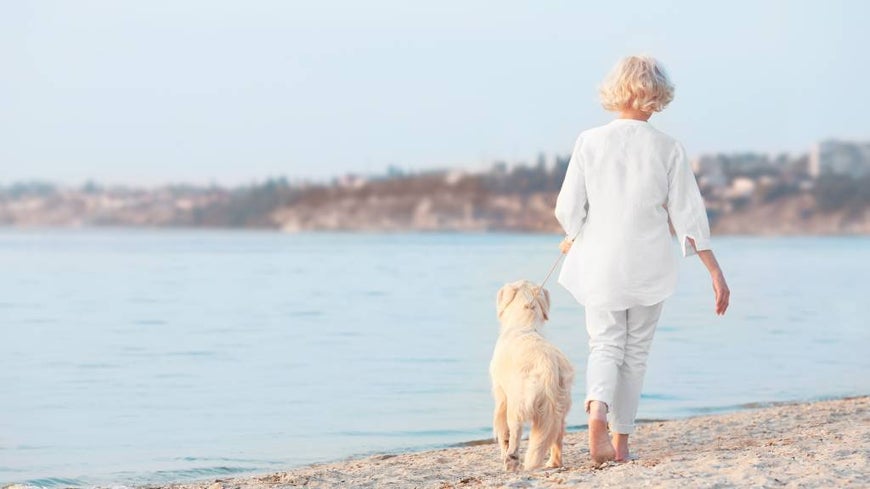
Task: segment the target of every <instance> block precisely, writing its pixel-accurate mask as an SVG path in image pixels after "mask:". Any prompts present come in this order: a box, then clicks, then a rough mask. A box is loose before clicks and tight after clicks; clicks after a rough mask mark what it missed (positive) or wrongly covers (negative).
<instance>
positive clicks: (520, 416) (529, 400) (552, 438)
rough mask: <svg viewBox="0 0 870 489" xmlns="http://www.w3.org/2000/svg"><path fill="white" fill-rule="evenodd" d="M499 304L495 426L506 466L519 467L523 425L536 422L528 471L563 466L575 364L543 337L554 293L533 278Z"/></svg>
mask: <svg viewBox="0 0 870 489" xmlns="http://www.w3.org/2000/svg"><path fill="white" fill-rule="evenodd" d="M496 308H497V312H498V319H499V322H500V324H501V325H500V329H499V337H498V341H497V342H496V345H495V350H494V351H493V354H492V361H491V362H490V365H489V373H490V378H491V380H492V395H493V397H494V398H495V411H494V413H493V430H494V431H495V438H496V440H497V441H498V445H499V447H500V448H501V455H502V460H503V462H504V467H505V470H507V471H516V470H518V468H519V445H520V438H521V436H522V431H523V424H524V423H526V422H530V423H531V426H532V431H531V434H530V435H529V444H528V448H527V450H526V456H525V460H524V463H523V468H524V469H525V470H535V469H538V468H540V467H541V466H542V465H544V456H545V455H546V453H547V450H548V449H549V451H550V458H549V460H548V461H547V463H546V467H547V468H556V467H561V466H562V437H563V436H564V434H565V419H566V417H567V415H568V410H570V409H571V384H572V383H573V382H574V368H573V367H572V366H571V362H570V361H569V360H568V358H567V357H566V356H565V354H564V353H562V352H561V351H560V350H559V349H558V348H556V347H555V346H553V344H551V343H549V342H548V341H547V340H546V339H544V337H543V336H542V335H541V333H540V331H541V328H542V327H543V326H544V322H545V321H547V320H548V319H549V312H550V293H549V292H548V291H547V289H542V288H539V287H537V286H535V284H533V283H532V282H529V281H528V280H519V281H516V282H512V283H508V284H506V285H504V286H503V287H502V288H501V289H499V291H498V296H497V297H496Z"/></svg>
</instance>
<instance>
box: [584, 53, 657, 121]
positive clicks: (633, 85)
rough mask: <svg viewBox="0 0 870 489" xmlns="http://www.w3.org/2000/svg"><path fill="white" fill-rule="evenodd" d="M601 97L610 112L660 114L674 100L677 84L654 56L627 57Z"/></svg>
mask: <svg viewBox="0 0 870 489" xmlns="http://www.w3.org/2000/svg"><path fill="white" fill-rule="evenodd" d="M598 93H599V95H600V97H601V105H602V106H603V107H604V108H605V109H607V110H609V111H620V110H625V109H635V110H640V111H643V112H660V111H661V110H663V109H664V108H665V107H667V105H668V104H669V103H670V102H671V100H673V99H674V84H673V83H672V82H671V80H670V78H668V74H667V72H666V71H665V67H664V66H662V64H661V63H660V62H659V61H658V60H656V59H655V58H653V57H652V56H627V57H625V58H622V59H621V60H619V62H618V63H616V66H614V67H613V69H612V70H611V71H610V73H609V74H608V75H607V77H606V78H605V79H604V81H603V82H602V84H601V85H600V86H599V88H598Z"/></svg>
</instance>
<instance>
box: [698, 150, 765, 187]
mask: <svg viewBox="0 0 870 489" xmlns="http://www.w3.org/2000/svg"><path fill="white" fill-rule="evenodd" d="M692 170H694V172H695V173H696V174H697V175H698V176H704V177H706V180H707V181H708V182H710V185H714V186H723V185H725V184H726V183H727V182H728V181H730V180H732V179H733V178H734V177H736V176H741V175H752V174H758V173H765V172H776V171H777V168H776V167H775V166H774V164H773V163H772V162H771V161H770V157H769V156H768V155H766V154H763V153H731V154H724V153H717V154H706V155H701V156H698V157H696V158H694V159H693V160H692Z"/></svg>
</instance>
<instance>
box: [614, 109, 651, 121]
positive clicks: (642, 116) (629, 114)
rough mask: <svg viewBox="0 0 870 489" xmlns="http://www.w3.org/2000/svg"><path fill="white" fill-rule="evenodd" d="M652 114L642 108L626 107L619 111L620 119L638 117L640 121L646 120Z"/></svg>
mask: <svg viewBox="0 0 870 489" xmlns="http://www.w3.org/2000/svg"><path fill="white" fill-rule="evenodd" d="M651 116H652V113H651V112H644V111H642V110H635V109H625V110H621V111H619V118H620V119H636V120H639V121H646V120H649V118H650V117H651Z"/></svg>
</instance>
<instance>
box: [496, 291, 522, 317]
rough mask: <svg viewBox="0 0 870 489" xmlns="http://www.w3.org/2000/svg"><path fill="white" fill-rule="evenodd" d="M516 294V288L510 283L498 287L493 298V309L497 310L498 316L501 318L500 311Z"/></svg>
mask: <svg viewBox="0 0 870 489" xmlns="http://www.w3.org/2000/svg"><path fill="white" fill-rule="evenodd" d="M516 295H517V289H516V288H515V287H513V286H512V285H511V284H507V285H505V286H504V287H502V288H500V289H498V295H497V296H496V298H495V309H496V311H497V312H498V317H499V318H501V315H502V313H503V312H504V310H505V308H506V307H507V305H508V304H510V303H511V301H512V300H514V297H516Z"/></svg>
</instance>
